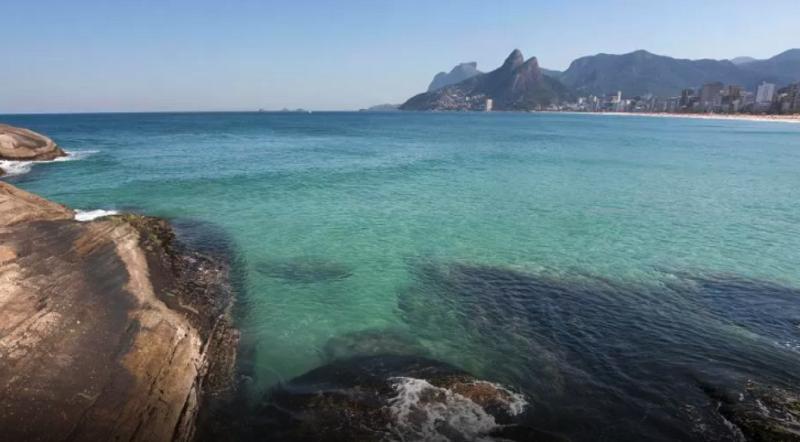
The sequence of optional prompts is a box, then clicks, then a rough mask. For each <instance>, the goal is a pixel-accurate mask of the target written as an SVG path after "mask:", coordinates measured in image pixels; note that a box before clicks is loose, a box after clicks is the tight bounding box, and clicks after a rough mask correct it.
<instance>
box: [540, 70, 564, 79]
mask: <svg viewBox="0 0 800 442" xmlns="http://www.w3.org/2000/svg"><path fill="white" fill-rule="evenodd" d="M539 69H541V70H542V73H543V74H545V75H547V76H548V77H551V78H555V79H558V77H560V76H561V75H562V74H564V72H562V71H557V70H555V69H545V68H541V67H540V68H539Z"/></svg>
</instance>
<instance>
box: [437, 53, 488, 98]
mask: <svg viewBox="0 0 800 442" xmlns="http://www.w3.org/2000/svg"><path fill="white" fill-rule="evenodd" d="M479 74H482V72H481V71H479V70H478V63H476V62H474V61H471V62H469V63H461V64H459V65H457V66H456V67H454V68H453V69H452V70H451V71H450V73H445V72H439V73H438V74H436V76H434V77H433V81H431V84H430V86H428V92H433V91H435V90H439V89H441V88H443V87H445V86H450V85H451V84H456V83H461V82H462V81H464V80H466V79H468V78H472V77H474V76H476V75H479Z"/></svg>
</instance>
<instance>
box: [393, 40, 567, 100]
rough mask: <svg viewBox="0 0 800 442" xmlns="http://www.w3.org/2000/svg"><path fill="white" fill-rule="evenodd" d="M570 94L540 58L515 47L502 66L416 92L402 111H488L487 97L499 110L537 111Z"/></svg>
mask: <svg viewBox="0 0 800 442" xmlns="http://www.w3.org/2000/svg"><path fill="white" fill-rule="evenodd" d="M567 97H569V92H568V90H567V88H566V87H565V86H564V85H562V84H561V83H559V81H558V80H556V79H553V78H550V77H548V76H546V75H544V74H543V73H542V70H541V69H540V68H539V63H538V61H537V60H536V57H532V58H530V59H528V60H527V61H526V60H525V58H524V57H523V56H522V52H520V51H519V50H518V49H515V50H514V51H513V52H512V53H511V55H509V56H508V58H507V59H506V61H505V63H503V65H502V66H500V67H499V68H497V69H495V70H494V71H492V72H489V73H486V74H480V75H476V76H474V77H471V78H469V79H467V80H464V81H462V82H460V83H457V84H454V85H450V86H445V87H443V88H441V89H438V90H435V91H432V92H426V93H423V94H419V95H416V96H414V97H412V98H411V99H409V100H408V101H406V102H405V103H404V104H403V105H402V106H401V107H400V108H401V109H402V110H484V109H486V107H487V105H486V103H487V100H488V99H491V100H492V101H493V109H495V110H536V109H540V108H542V107H546V106H549V105H551V104H557V103H558V102H559V101H561V100H563V99H566V98H567Z"/></svg>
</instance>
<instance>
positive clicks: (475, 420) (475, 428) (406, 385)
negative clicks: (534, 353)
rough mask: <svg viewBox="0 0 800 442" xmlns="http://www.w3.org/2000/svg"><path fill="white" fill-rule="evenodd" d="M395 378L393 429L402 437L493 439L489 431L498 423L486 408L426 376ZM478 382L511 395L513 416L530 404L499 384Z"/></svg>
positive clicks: (507, 402)
mask: <svg viewBox="0 0 800 442" xmlns="http://www.w3.org/2000/svg"><path fill="white" fill-rule="evenodd" d="M393 381H394V384H393V387H394V389H395V391H396V392H397V395H396V396H395V397H394V398H392V399H391V400H390V401H389V404H390V405H389V407H390V412H391V415H392V419H393V421H394V425H395V428H392V429H391V431H392V433H393V435H394V436H396V437H397V438H398V439H399V440H403V441H442V442H446V441H450V440H475V441H482V440H486V441H489V440H492V438H490V437H489V433H490V432H491V431H492V430H494V429H496V428H498V426H499V425H498V424H497V422H496V421H495V419H494V417H492V416H491V415H490V414H489V413H487V412H486V411H485V410H484V409H483V407H481V406H480V405H479V404H477V403H475V402H474V401H472V400H471V399H469V398H467V397H466V396H463V395H461V394H458V393H456V392H454V391H451V390H448V389H446V388H440V387H436V386H435V385H432V384H431V383H429V382H428V381H426V380H424V379H416V378H410V377H397V378H393ZM478 382H480V383H485V384H490V385H491V386H492V387H493V388H495V389H497V390H499V391H500V392H503V393H505V394H506V395H507V396H508V398H509V399H508V400H507V401H506V402H505V404H504V405H505V406H506V408H507V409H506V411H507V412H508V413H509V414H510V415H512V416H514V415H518V414H520V413H522V412H523V411H524V410H525V407H526V406H527V404H528V403H527V402H526V401H525V398H524V397H523V396H522V395H519V394H516V393H513V392H511V391H509V390H507V389H505V388H504V387H502V386H500V385H497V384H492V383H490V382H486V381H478ZM454 436H455V437H454Z"/></svg>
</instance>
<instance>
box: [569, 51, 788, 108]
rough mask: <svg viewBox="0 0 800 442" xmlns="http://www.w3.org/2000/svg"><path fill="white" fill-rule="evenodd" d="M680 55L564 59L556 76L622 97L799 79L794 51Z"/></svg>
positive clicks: (577, 87)
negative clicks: (762, 56) (759, 55)
mask: <svg viewBox="0 0 800 442" xmlns="http://www.w3.org/2000/svg"><path fill="white" fill-rule="evenodd" d="M737 61H738V62H739V63H738V64H737V63H734V62H733V61H731V60H711V59H704V60H686V59H676V58H672V57H667V56H664V55H656V54H653V53H650V52H647V51H644V50H639V51H634V52H631V53H628V54H621V55H612V54H597V55H592V56H588V57H581V58H579V59H577V60H575V61H573V62H572V64H570V66H569V68H568V69H567V70H566V71H565V72H564V74H563V75H561V76H560V77H559V79H560V80H561V81H562V82H563V83H564V84H565V85H566V86H568V87H570V88H572V89H573V90H574V91H575V92H577V93H579V94H593V95H602V94H608V93H614V92H616V91H623V93H624V94H625V95H626V96H636V95H644V94H648V93H651V94H654V95H657V96H664V97H666V96H675V95H679V94H680V92H681V90H682V89H685V88H688V87H698V86H701V85H703V84H705V83H710V82H714V81H721V82H722V83H725V84H736V85H740V86H744V87H745V88H747V89H749V90H753V89H754V88H755V87H756V86H757V85H758V84H759V83H760V82H762V81H767V82H771V83H776V84H778V85H785V84H788V83H791V82H795V81H800V50H798V49H793V50H789V51H786V52H784V53H782V54H779V55H776V56H775V57H772V58H770V59H767V60H753V61H746V60H744V62H742V61H743V60H741V59H740V60H737Z"/></svg>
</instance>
